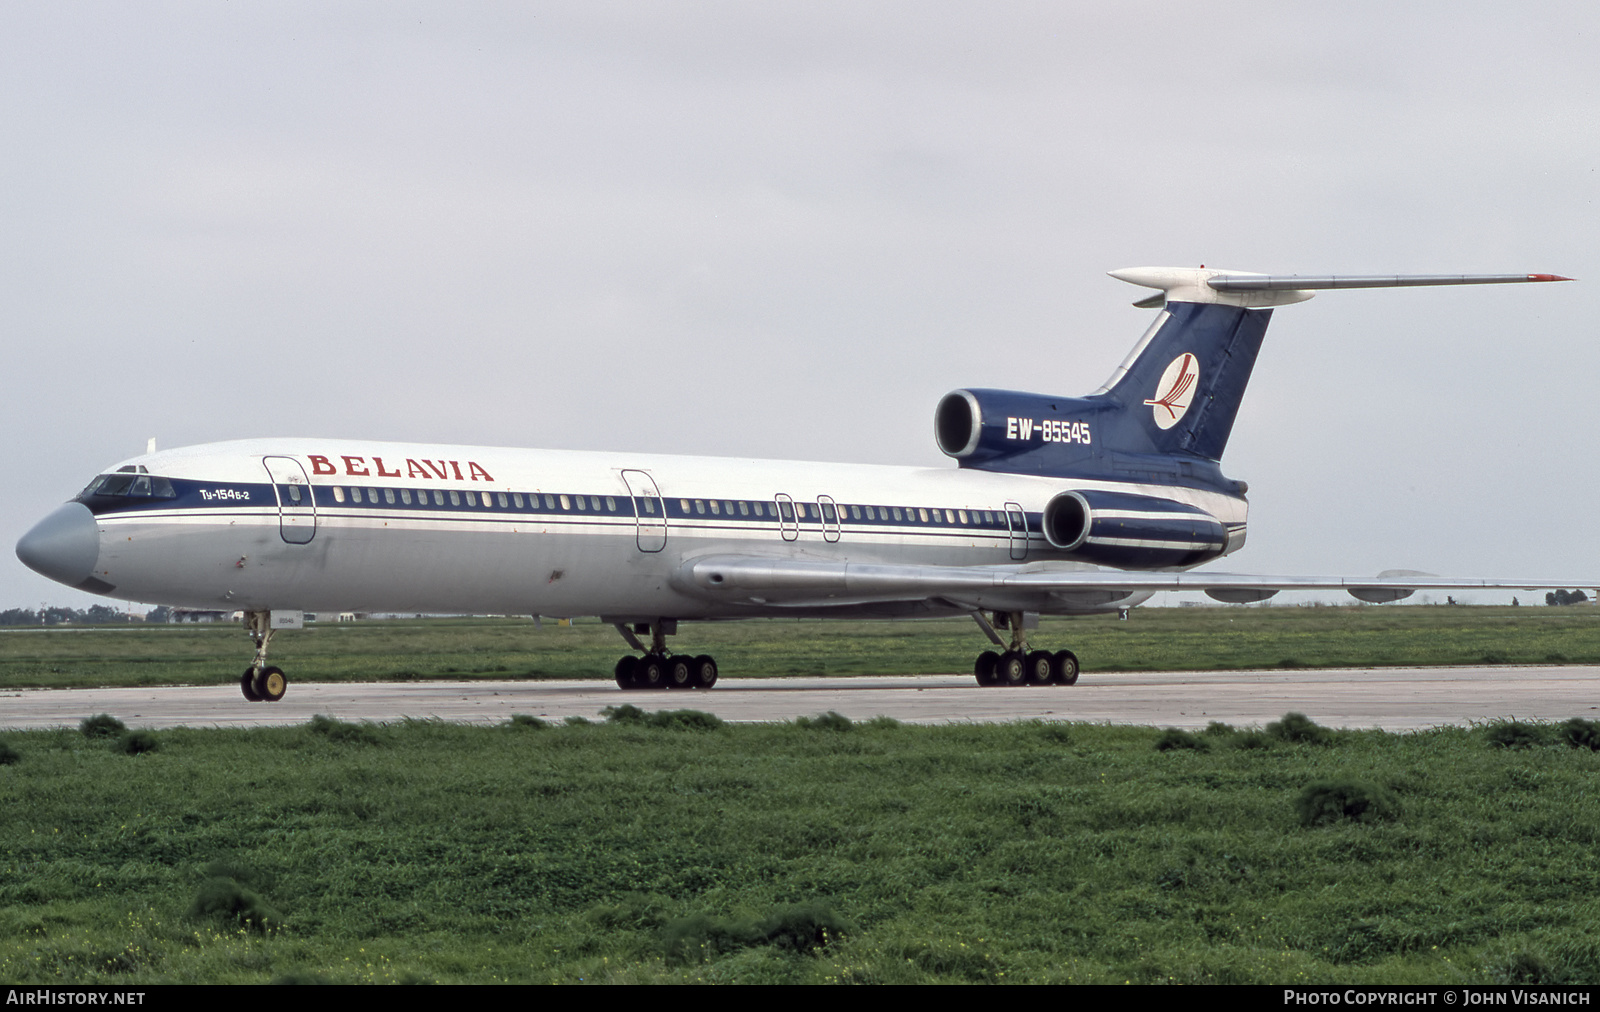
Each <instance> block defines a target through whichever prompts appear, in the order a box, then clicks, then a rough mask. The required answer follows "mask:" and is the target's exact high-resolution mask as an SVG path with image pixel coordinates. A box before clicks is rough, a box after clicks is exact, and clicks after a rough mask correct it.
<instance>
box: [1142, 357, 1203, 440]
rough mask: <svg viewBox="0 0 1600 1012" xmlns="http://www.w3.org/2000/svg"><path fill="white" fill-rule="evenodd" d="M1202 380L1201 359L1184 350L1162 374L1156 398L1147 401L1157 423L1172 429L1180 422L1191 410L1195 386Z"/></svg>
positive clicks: (1164, 427)
mask: <svg viewBox="0 0 1600 1012" xmlns="http://www.w3.org/2000/svg"><path fill="white" fill-rule="evenodd" d="M1199 382H1200V360H1199V359H1197V358H1195V357H1194V356H1193V355H1192V354H1190V353H1189V352H1184V353H1183V354H1182V355H1179V356H1178V357H1177V358H1175V359H1173V360H1172V362H1171V363H1170V364H1169V365H1168V366H1167V370H1166V372H1164V373H1162V374H1161V382H1159V383H1157V384H1156V390H1157V391H1164V392H1158V393H1157V394H1156V398H1155V400H1153V401H1145V403H1146V404H1148V405H1150V407H1151V412H1150V413H1151V415H1152V416H1154V418H1155V423H1156V425H1157V426H1158V427H1160V428H1163V429H1170V428H1172V427H1173V426H1174V425H1177V424H1178V419H1180V418H1182V417H1183V416H1184V414H1185V413H1186V412H1187V411H1188V410H1189V403H1190V402H1191V401H1193V400H1194V391H1195V387H1196V386H1197V385H1198V384H1199Z"/></svg>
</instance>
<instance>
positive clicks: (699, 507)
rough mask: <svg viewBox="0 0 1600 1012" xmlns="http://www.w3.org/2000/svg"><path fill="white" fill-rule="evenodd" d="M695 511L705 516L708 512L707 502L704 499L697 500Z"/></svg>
mask: <svg viewBox="0 0 1600 1012" xmlns="http://www.w3.org/2000/svg"><path fill="white" fill-rule="evenodd" d="M694 511H695V512H696V513H699V514H701V515H702V516H704V515H705V512H706V501H705V500H704V499H696V500H695V501H694Z"/></svg>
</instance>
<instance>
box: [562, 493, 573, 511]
mask: <svg viewBox="0 0 1600 1012" xmlns="http://www.w3.org/2000/svg"><path fill="white" fill-rule="evenodd" d="M561 508H562V509H564V510H569V509H571V508H572V500H571V499H568V498H567V497H566V496H565V495H563V496H562V497H561Z"/></svg>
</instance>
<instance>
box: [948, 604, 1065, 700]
mask: <svg viewBox="0 0 1600 1012" xmlns="http://www.w3.org/2000/svg"><path fill="white" fill-rule="evenodd" d="M973 618H975V619H977V622H978V625H979V626H981V627H982V628H983V631H984V632H985V633H988V635H989V638H990V639H991V640H993V641H994V643H995V645H996V646H1001V645H1003V644H1002V641H1001V639H1000V637H999V635H998V634H997V633H996V632H995V630H994V627H995V626H1000V627H1001V628H1005V627H1006V626H1010V627H1011V646H1010V648H1009V649H1007V650H1006V651H1005V652H1004V653H995V652H994V651H993V650H985V651H984V652H983V653H981V654H979V655H978V660H977V663H975V664H974V665H973V666H972V673H973V674H974V675H975V676H976V677H977V679H978V684H979V685H982V686H986V687H987V686H993V685H1073V684H1076V682H1077V681H1078V655H1077V654H1074V653H1073V652H1072V651H1071V650H1058V651H1056V652H1055V653H1051V652H1050V651H1048V650H1029V649H1028V631H1027V628H1026V625H1027V621H1026V618H1025V617H1024V615H1023V613H1022V612H1020V611H1014V612H997V613H996V614H995V622H994V624H993V625H991V624H990V623H989V622H987V621H985V620H984V617H983V614H982V613H981V612H975V613H974V614H973Z"/></svg>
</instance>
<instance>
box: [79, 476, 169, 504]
mask: <svg viewBox="0 0 1600 1012" xmlns="http://www.w3.org/2000/svg"><path fill="white" fill-rule="evenodd" d="M97 495H120V496H129V497H132V498H138V499H176V498H177V496H178V493H177V492H176V491H175V490H174V489H173V487H172V482H170V481H168V480H167V479H165V478H162V477H158V476H157V475H153V474H127V473H121V472H119V473H117V474H102V475H98V476H97V477H96V478H95V479H94V481H91V482H90V483H89V486H88V487H87V488H85V489H84V490H83V492H82V493H81V494H80V495H79V496H78V498H79V499H86V498H88V497H89V496H97Z"/></svg>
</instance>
